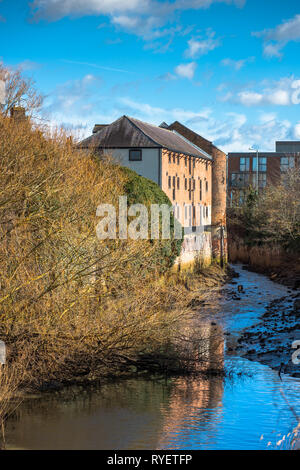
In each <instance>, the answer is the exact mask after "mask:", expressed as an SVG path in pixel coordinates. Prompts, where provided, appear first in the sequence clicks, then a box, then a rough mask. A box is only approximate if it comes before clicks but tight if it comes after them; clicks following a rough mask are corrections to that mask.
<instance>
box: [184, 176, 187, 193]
mask: <svg viewBox="0 0 300 470" xmlns="http://www.w3.org/2000/svg"><path fill="white" fill-rule="evenodd" d="M184 189H185V190H187V178H184Z"/></svg>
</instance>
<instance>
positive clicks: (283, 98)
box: [219, 77, 300, 106]
mask: <svg viewBox="0 0 300 470" xmlns="http://www.w3.org/2000/svg"><path fill="white" fill-rule="evenodd" d="M219 91H224V92H226V93H225V94H224V95H223V96H221V97H220V98H219V99H220V100H221V101H223V102H235V103H240V104H242V105H244V106H260V105H273V106H291V105H298V104H300V80H295V79H294V77H290V78H282V79H281V80H279V81H277V82H276V81H274V82H271V83H268V82H266V81H264V82H262V83H261V84H258V85H257V89H256V90H249V89H248V90H247V89H245V90H241V91H239V92H236V93H234V92H233V91H232V90H231V91H228V90H227V91H226V89H224V87H223V88H222V89H221V90H219Z"/></svg>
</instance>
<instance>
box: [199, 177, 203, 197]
mask: <svg viewBox="0 0 300 470" xmlns="http://www.w3.org/2000/svg"><path fill="white" fill-rule="evenodd" d="M199 183H200V201H202V180H200V182H199Z"/></svg>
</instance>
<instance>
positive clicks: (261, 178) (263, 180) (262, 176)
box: [258, 173, 267, 189]
mask: <svg viewBox="0 0 300 470" xmlns="http://www.w3.org/2000/svg"><path fill="white" fill-rule="evenodd" d="M266 185H267V174H266V173H259V174H258V187H259V188H261V189H262V188H265V187H266Z"/></svg>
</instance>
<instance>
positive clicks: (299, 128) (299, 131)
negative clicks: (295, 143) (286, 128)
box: [294, 122, 300, 140]
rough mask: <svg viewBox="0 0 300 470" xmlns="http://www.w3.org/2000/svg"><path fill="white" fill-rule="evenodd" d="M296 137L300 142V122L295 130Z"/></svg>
mask: <svg viewBox="0 0 300 470" xmlns="http://www.w3.org/2000/svg"><path fill="white" fill-rule="evenodd" d="M294 136H295V139H299V140H300V122H298V123H297V124H296V125H295V128H294Z"/></svg>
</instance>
